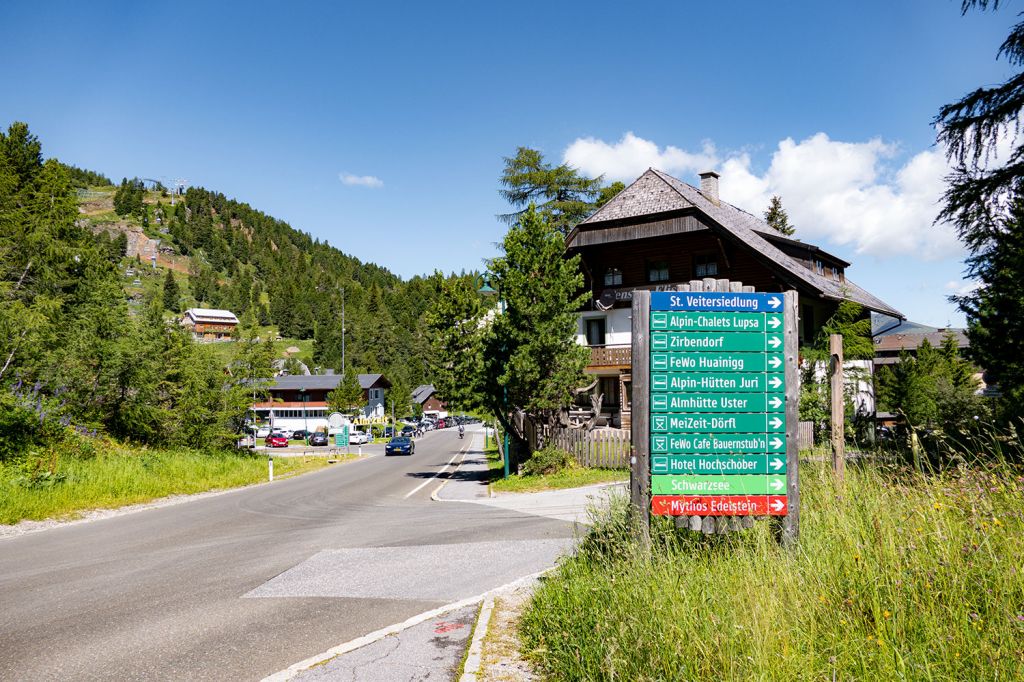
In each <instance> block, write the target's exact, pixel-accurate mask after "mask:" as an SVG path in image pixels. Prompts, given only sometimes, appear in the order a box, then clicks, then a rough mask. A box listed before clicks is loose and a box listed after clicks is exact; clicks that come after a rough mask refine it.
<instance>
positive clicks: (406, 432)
mask: <svg viewBox="0 0 1024 682" xmlns="http://www.w3.org/2000/svg"><path fill="white" fill-rule="evenodd" d="M415 435H416V427H415V426H403V427H402V438H412V437H413V436H415Z"/></svg>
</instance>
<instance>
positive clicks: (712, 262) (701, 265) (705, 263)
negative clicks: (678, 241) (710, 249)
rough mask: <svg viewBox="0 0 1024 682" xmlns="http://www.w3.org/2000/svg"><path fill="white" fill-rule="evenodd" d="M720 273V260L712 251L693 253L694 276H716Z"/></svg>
mask: <svg viewBox="0 0 1024 682" xmlns="http://www.w3.org/2000/svg"><path fill="white" fill-rule="evenodd" d="M717 274H718V261H717V260H716V259H715V255H714V254H711V253H696V254H694V255H693V276H694V277H714V276H715V275H717Z"/></svg>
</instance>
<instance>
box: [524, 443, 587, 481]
mask: <svg viewBox="0 0 1024 682" xmlns="http://www.w3.org/2000/svg"><path fill="white" fill-rule="evenodd" d="M575 463H576V460H575V459H574V458H573V456H572V455H571V454H569V453H568V452H566V451H565V450H562V449H560V448H556V447H555V446H553V445H549V446H547V447H545V448H541V449H540V450H537V451H536V452H534V453H533V456H531V457H530V459H528V460H526V461H525V462H523V464H522V466H520V467H519V469H520V471H521V472H522V474H523V475H524V476H541V475H544V474H557V473H558V472H559V471H562V470H563V469H569V468H571V467H572V466H573V465H574V464H575Z"/></svg>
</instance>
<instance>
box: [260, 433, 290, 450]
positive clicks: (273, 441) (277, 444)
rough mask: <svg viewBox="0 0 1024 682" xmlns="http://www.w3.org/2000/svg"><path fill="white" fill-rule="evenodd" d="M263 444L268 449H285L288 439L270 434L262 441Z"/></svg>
mask: <svg viewBox="0 0 1024 682" xmlns="http://www.w3.org/2000/svg"><path fill="white" fill-rule="evenodd" d="M263 444H264V445H266V446H267V447H268V448H286V447H288V439H287V438H285V437H284V434H281V433H272V434H270V435H269V436H267V437H266V439H264V441H263Z"/></svg>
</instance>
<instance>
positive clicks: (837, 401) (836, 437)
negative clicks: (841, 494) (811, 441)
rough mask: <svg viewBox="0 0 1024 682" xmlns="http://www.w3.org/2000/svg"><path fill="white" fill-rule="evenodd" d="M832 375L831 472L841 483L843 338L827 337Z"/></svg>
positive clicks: (843, 467)
mask: <svg viewBox="0 0 1024 682" xmlns="http://www.w3.org/2000/svg"><path fill="white" fill-rule="evenodd" d="M828 353H829V364H830V367H829V370H830V372H831V374H832V471H833V472H835V475H836V478H837V479H838V480H839V481H840V482H841V481H842V480H843V478H844V476H845V474H846V451H845V450H846V408H845V405H844V400H843V337H842V335H841V334H830V335H829V337H828Z"/></svg>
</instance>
